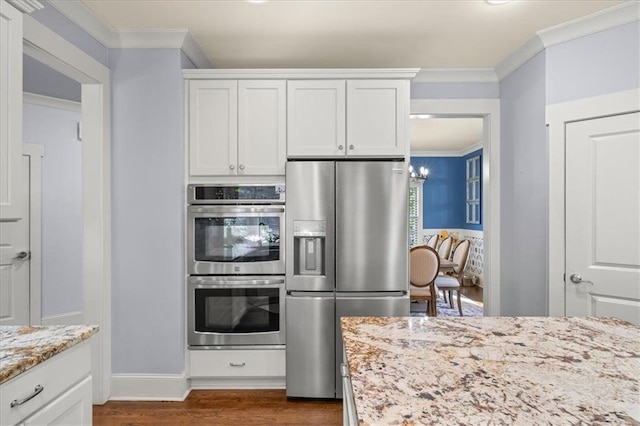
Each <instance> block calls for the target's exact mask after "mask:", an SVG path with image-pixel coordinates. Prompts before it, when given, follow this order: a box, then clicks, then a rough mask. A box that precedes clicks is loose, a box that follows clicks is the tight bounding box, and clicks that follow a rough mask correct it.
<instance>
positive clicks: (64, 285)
mask: <svg viewBox="0 0 640 426" xmlns="http://www.w3.org/2000/svg"><path fill="white" fill-rule="evenodd" d="M22 118H23V140H24V141H25V142H27V143H34V144H40V145H44V152H45V156H44V158H43V159H42V316H43V317H49V316H55V315H61V314H67V313H71V312H79V311H82V301H83V298H82V227H80V226H78V224H79V223H82V147H81V142H80V141H78V140H77V139H76V123H77V122H78V121H80V112H74V111H66V110H62V109H56V108H49V107H44V106H40V105H30V104H25V105H24V108H23V117H22Z"/></svg>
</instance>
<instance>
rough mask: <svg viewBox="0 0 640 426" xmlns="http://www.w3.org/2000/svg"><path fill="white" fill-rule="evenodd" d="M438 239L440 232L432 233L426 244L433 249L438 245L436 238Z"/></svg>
mask: <svg viewBox="0 0 640 426" xmlns="http://www.w3.org/2000/svg"><path fill="white" fill-rule="evenodd" d="M439 239H440V234H433V235H432V236H431V238H429V241H427V246H429V247H431V248H432V249H435V248H436V247H437V246H438V240H439Z"/></svg>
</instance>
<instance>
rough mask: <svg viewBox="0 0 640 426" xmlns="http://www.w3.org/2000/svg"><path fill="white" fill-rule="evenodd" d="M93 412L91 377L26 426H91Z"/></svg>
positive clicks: (48, 406) (44, 409)
mask: <svg viewBox="0 0 640 426" xmlns="http://www.w3.org/2000/svg"><path fill="white" fill-rule="evenodd" d="M92 410H93V406H92V403H91V377H87V378H85V379H84V380H82V381H81V382H80V383H78V384H77V385H75V386H74V387H72V388H71V389H69V390H68V391H66V392H65V393H63V394H62V395H60V396H59V397H58V398H56V399H54V400H53V401H51V402H50V403H49V404H47V405H46V406H44V407H43V408H42V409H41V410H39V411H38V412H36V413H35V414H34V415H33V416H31V417H29V418H28V419H27V420H26V421H25V422H24V425H25V426H31V425H34V426H35V425H38V426H42V425H90V424H92V422H93V412H92Z"/></svg>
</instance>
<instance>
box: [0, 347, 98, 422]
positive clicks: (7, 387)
mask: <svg viewBox="0 0 640 426" xmlns="http://www.w3.org/2000/svg"><path fill="white" fill-rule="evenodd" d="M90 373H91V354H90V346H89V344H88V342H83V343H80V344H78V345H76V346H74V347H72V348H70V349H67V350H65V351H63V352H61V353H59V354H57V355H54V356H53V357H51V358H49V359H48V360H46V361H44V362H42V363H41V364H39V365H36V366H35V367H33V368H31V369H29V370H27V371H25V372H24V373H22V374H19V375H18V376H16V377H14V378H13V379H11V380H9V381H8V382H5V383H3V384H2V385H0V425H14V424H17V423H19V422H21V421H22V420H24V419H25V418H27V417H28V416H30V415H31V414H33V413H35V412H36V411H37V410H38V409H40V408H42V407H43V406H44V405H46V404H48V403H49V402H50V401H52V400H53V399H55V398H57V397H58V396H59V395H61V394H62V393H63V392H64V391H66V390H67V389H69V388H71V387H72V386H73V385H75V384H76V383H78V382H80V380H82V379H83V378H84V377H87V376H89V375H90Z"/></svg>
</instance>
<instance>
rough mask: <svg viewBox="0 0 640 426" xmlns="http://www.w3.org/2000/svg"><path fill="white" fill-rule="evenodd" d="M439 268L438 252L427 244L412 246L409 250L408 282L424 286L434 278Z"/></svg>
mask: <svg viewBox="0 0 640 426" xmlns="http://www.w3.org/2000/svg"><path fill="white" fill-rule="evenodd" d="M438 269H440V258H439V257H438V253H437V252H436V251H435V250H434V249H433V248H431V247H429V246H417V247H413V248H412V249H411V251H410V252H409V282H410V283H411V284H412V285H414V286H416V287H426V286H428V285H429V284H431V283H432V282H433V280H435V279H436V276H437V275H438Z"/></svg>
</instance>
